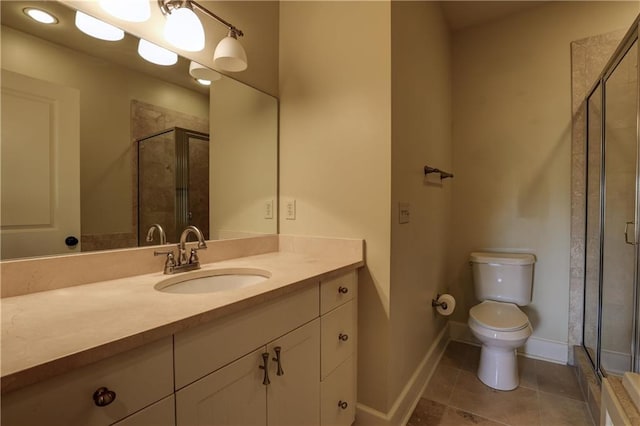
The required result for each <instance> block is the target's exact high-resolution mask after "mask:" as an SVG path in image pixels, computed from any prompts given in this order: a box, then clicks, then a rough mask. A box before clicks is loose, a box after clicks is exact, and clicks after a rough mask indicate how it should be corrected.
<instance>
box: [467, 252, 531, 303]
mask: <svg viewBox="0 0 640 426" xmlns="http://www.w3.org/2000/svg"><path fill="white" fill-rule="evenodd" d="M469 260H470V261H471V269H472V273H473V286H474V288H475V293H476V298H477V299H478V300H481V301H482V300H495V301H498V302H509V303H515V304H516V305H519V306H525V305H528V304H529V303H530V302H531V292H532V289H533V264H534V263H535V261H536V258H535V256H534V255H532V254H526V253H488V252H474V253H471V255H470V259H469Z"/></svg>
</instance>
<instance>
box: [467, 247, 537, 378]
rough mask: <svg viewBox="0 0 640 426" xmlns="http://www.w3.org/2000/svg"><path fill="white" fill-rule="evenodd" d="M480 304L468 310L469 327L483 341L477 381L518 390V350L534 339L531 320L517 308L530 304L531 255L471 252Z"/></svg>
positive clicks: (531, 282) (533, 260)
mask: <svg viewBox="0 0 640 426" xmlns="http://www.w3.org/2000/svg"><path fill="white" fill-rule="evenodd" d="M470 261H471V266H472V270H473V284H474V287H475V293H476V297H477V299H478V300H480V301H481V303H480V304H479V305H476V306H474V307H473V308H471V309H470V310H469V328H470V329H471V331H472V332H473V335H474V336H475V337H476V338H477V339H478V340H480V341H481V342H482V351H481V353H480V365H479V367H478V378H479V379H480V380H481V381H482V382H483V383H484V384H486V385H487V386H490V387H492V388H494V389H499V390H512V389H515V388H517V387H518V383H519V380H518V364H517V360H516V349H517V348H518V347H520V346H522V345H524V343H525V342H526V341H527V339H528V338H529V336H531V332H532V329H531V324H530V323H529V318H527V316H526V315H525V314H524V312H522V311H521V310H520V309H519V308H518V306H525V305H528V304H529V303H530V302H531V291H532V284H533V264H534V263H535V261H536V259H535V257H534V256H533V255H532V254H516V253H480V252H476V253H471V255H470Z"/></svg>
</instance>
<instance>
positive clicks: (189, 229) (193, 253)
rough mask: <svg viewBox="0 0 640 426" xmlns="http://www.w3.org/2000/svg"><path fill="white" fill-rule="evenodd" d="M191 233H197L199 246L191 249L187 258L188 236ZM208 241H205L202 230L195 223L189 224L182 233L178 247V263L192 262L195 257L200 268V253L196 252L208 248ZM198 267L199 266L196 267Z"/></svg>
mask: <svg viewBox="0 0 640 426" xmlns="http://www.w3.org/2000/svg"><path fill="white" fill-rule="evenodd" d="M189 234H195V235H196V238H198V248H197V249H196V248H192V249H191V255H190V257H189V259H188V260H187V247H186V243H187V237H189ZM206 248H207V243H205V242H204V237H203V236H202V232H201V231H200V230H199V229H198V228H196V227H195V226H193V225H190V226H187V227H186V228H185V229H184V231H182V234H180V244H178V249H179V250H180V258H179V259H178V265H184V264H187V263H192V258H193V257H195V261H196V262H198V268H199V267H200V261H199V260H198V255H197V253H196V251H197V250H200V249H206ZM196 269H197V268H196Z"/></svg>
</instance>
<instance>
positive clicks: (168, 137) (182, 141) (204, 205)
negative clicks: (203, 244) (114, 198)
mask: <svg viewBox="0 0 640 426" xmlns="http://www.w3.org/2000/svg"><path fill="white" fill-rule="evenodd" d="M137 145H138V245H139V246H144V245H152V244H158V239H157V235H156V237H155V238H154V241H152V242H147V241H146V236H147V230H148V229H149V227H150V226H151V225H153V224H159V225H160V226H162V228H163V229H164V231H165V232H166V235H167V241H168V242H172V243H176V242H178V240H179V239H180V233H181V232H182V230H183V229H184V228H186V227H187V226H189V225H195V226H197V227H198V228H199V229H200V230H201V231H202V234H203V236H204V237H205V239H209V135H208V134H206V133H200V132H196V131H193V130H187V129H183V128H180V127H174V128H171V129H167V130H164V131H162V132H158V133H155V134H153V135H150V136H147V137H145V138H142V139H139V140H138V141H137Z"/></svg>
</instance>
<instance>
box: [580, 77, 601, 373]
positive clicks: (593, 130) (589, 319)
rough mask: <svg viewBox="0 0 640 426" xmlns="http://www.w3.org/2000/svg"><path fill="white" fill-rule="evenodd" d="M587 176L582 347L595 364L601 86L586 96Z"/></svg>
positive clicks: (598, 274)
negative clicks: (587, 97)
mask: <svg viewBox="0 0 640 426" xmlns="http://www.w3.org/2000/svg"><path fill="white" fill-rule="evenodd" d="M586 150H587V158H586V161H587V179H586V200H587V210H586V213H587V215H586V235H585V283H584V328H583V330H584V335H583V342H584V347H585V349H586V350H587V353H588V354H589V358H591V362H592V363H593V365H594V366H595V365H597V359H596V358H597V356H598V355H597V354H598V322H599V314H600V214H601V197H600V172H601V167H600V162H601V160H602V86H601V85H598V87H597V88H596V89H595V90H594V91H593V93H592V94H591V96H589V99H588V100H587V147H586Z"/></svg>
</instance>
